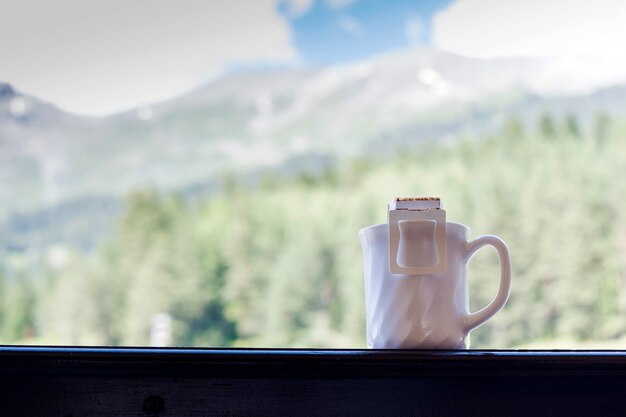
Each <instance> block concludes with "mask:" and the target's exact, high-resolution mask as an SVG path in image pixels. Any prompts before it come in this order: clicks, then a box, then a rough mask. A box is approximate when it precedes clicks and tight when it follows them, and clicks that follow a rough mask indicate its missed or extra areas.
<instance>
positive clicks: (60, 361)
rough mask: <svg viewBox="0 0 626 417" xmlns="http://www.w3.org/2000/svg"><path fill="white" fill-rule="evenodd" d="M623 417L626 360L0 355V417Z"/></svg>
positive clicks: (66, 352) (253, 352)
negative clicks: (419, 416) (298, 416)
mask: <svg viewBox="0 0 626 417" xmlns="http://www.w3.org/2000/svg"><path fill="white" fill-rule="evenodd" d="M19 415H24V416H27V415H28V416H59V417H70V416H71V417H79V416H147V415H152V416H213V415H215V416H230V415H233V416H239V415H241V416H249V415H260V416H276V415H285V416H294V415H319V416H327V415H355V416H357V415H358V416H365V415H373V416H374V415H375V416H381V415H394V416H402V415H424V416H435V415H439V416H481V417H482V416H518V415H519V416H521V415H524V416H526V415H537V416H555V415H567V416H572V415H598V416H611V415H616V416H617V415H620V416H623V415H626V352H622V351H479V350H468V351H389V350H388V351H375V350H315V349H312V350H310V349H307V350H300V349H179V348H174V349H149V348H77V347H14V346H4V347H0V416H19Z"/></svg>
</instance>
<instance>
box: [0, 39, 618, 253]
mask: <svg viewBox="0 0 626 417" xmlns="http://www.w3.org/2000/svg"><path fill="white" fill-rule="evenodd" d="M568 68H570V67H568V66H567V65H563V63H562V62H560V61H555V60H551V59H548V58H529V59H521V58H520V59H499V60H479V59H472V58H467V57H462V56H458V55H454V54H450V53H445V52H442V51H437V50H433V49H414V50H408V51H399V52H394V53H391V54H386V55H383V56H379V57H376V58H374V59H371V60H368V61H365V62H361V63H357V64H353V65H344V66H332V67H325V68H306V69H301V68H279V69H262V70H248V71H240V72H234V73H230V74H227V75H225V76H223V77H221V78H218V79H216V80H214V81H212V82H210V83H208V84H206V85H204V86H202V87H201V88H199V89H197V90H196V91H192V92H190V93H188V94H185V95H183V96H181V97H178V98H176V99H174V100H171V101H169V102H165V103H159V104H155V105H152V106H145V107H141V108H138V109H134V110H133V111H127V112H123V113H120V114H115V115H112V116H109V117H106V118H88V117H79V116H75V115H71V114H68V113H65V112H63V111H61V110H59V109H58V108H56V107H55V106H54V105H52V104H49V103H45V102H42V101H41V100H38V99H36V98H34V97H30V96H27V95H24V94H22V93H20V92H19V91H15V90H14V89H13V88H12V87H11V86H10V85H9V84H2V83H0V225H2V223H3V222H4V223H5V226H4V230H5V233H4V234H5V236H8V235H11V236H18V235H20V236H21V238H20V239H21V240H23V239H24V236H27V238H26V240H27V241H29V242H32V241H33V239H40V240H41V239H42V236H44V240H46V239H45V236H47V235H46V232H45V230H52V229H54V230H59V228H60V229H63V227H60V226H59V224H61V223H62V224H65V223H66V222H71V221H72V220H71V218H72V216H69V217H68V216H66V214H67V213H69V212H70V211H68V210H69V209H68V210H65V209H64V208H71V212H72V213H76V216H80V213H81V208H85V210H87V211H89V212H92V213H95V214H94V216H96V215H98V216H103V218H112V216H113V214H114V213H116V212H117V209H118V206H119V204H118V203H116V201H118V199H119V198H120V197H121V196H123V195H124V194H126V193H128V192H129V191H130V190H132V189H135V188H138V187H147V186H155V187H159V188H163V189H168V190H184V191H185V190H186V192H189V193H210V192H213V191H214V190H215V189H217V188H218V187H219V184H220V182H221V178H222V177H224V176H228V175H234V174H236V175H237V176H238V177H240V178H241V179H242V180H243V181H249V182H254V181H257V180H258V176H259V172H267V171H270V172H272V173H273V174H274V175H286V176H290V175H297V174H299V173H302V172H307V173H315V172H316V171H318V170H321V169H324V168H325V167H328V166H330V165H333V164H336V163H339V162H340V161H341V160H343V159H347V158H351V157H355V156H362V155H379V156H384V155H385V154H393V153H395V152H398V150H399V149H402V148H403V147H408V146H413V145H415V144H417V143H420V142H425V141H434V140H447V139H450V138H454V137H457V136H460V135H463V136H472V135H476V134H483V133H485V132H492V131H496V130H497V129H499V128H500V127H501V126H502V125H503V123H505V121H506V120H508V119H509V118H511V117H515V118H517V119H518V120H520V121H521V122H522V124H524V125H527V126H529V127H532V126H534V124H535V123H536V121H537V119H538V118H539V116H540V115H541V114H543V113H546V112H549V113H551V114H553V115H555V117H561V116H564V115H565V114H570V113H571V114H573V115H574V116H575V117H576V118H577V119H578V120H580V122H581V124H582V125H583V126H584V124H585V123H586V122H587V121H588V120H589V119H590V118H591V117H592V116H593V115H594V114H595V113H596V112H598V111H604V112H607V113H616V114H619V113H620V112H623V109H624V108H626V107H624V106H625V105H626V88H624V87H619V86H617V87H608V88H604V89H601V90H597V89H596V90H593V89H592V88H591V87H590V85H584V83H582V84H581V82H580V77H579V78H573V76H572V72H571V71H569V70H568ZM583 74H584V71H583ZM568 83H569V84H568ZM568 86H571V88H568ZM590 89H592V90H593V91H591V92H589V91H588V90H590ZM581 92H582V93H581ZM87 208H88V209H87ZM57 220H58V221H57ZM99 224H100V225H101V226H100V229H101V230H108V229H109V228H110V224H109V223H106V222H104V223H102V222H100V223H99ZM37 225H39V226H37ZM42 225H49V228H50V227H51V228H52V229H49V228H48V229H46V227H45V226H42ZM84 227H85V228H87V229H86V230H88V228H89V224H88V223H87V224H85V225H84ZM65 230H66V229H65ZM81 230H83V229H81ZM81 230H79V231H77V232H76V233H74V234H76V235H81V233H83V231H81ZM1 231H2V226H0V232H1ZM27 231H31V232H32V237H28V236H30V235H29V233H28V232H27ZM54 236H58V234H57V233H56V232H55V234H54ZM80 242H81V243H80V245H81V246H87V247H88V246H90V243H89V242H86V241H84V239H83V240H80ZM16 245H17V247H25V246H27V242H26V243H20V244H16Z"/></svg>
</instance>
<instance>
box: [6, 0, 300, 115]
mask: <svg viewBox="0 0 626 417" xmlns="http://www.w3.org/2000/svg"><path fill="white" fill-rule="evenodd" d="M0 8H1V9H2V11H3V13H2V15H3V18H2V25H0V51H1V52H0V80H2V81H6V82H9V83H12V84H14V85H15V86H16V88H18V89H22V90H24V91H26V92H28V93H31V94H34V95H36V96H39V97H42V98H44V99H47V100H50V101H52V102H54V103H57V104H58V105H60V106H61V107H63V108H65V109H68V110H70V111H74V112H78V113H86V114H106V113H110V112H113V111H118V110H120V109H123V108H130V107H134V106H138V105H141V104H144V103H149V102H152V101H156V100H162V99H165V98H169V97H171V96H173V95H176V94H180V93H181V92H183V91H185V90H186V89H189V88H193V87H194V86H196V85H197V84H198V83H200V82H202V81H203V80H206V79H207V78H208V77H210V76H211V75H214V74H216V73H217V72H219V71H220V69H222V68H223V65H224V64H227V63H229V62H240V61H289V60H293V59H295V57H296V52H295V51H294V49H293V47H292V46H291V43H290V33H289V27H288V24H287V22H285V20H284V19H283V18H282V17H281V16H280V15H279V13H278V12H277V10H276V0H254V1H247V0H229V1H216V0H178V1H173V0H132V1H126V0H94V1H83V0H56V1H43V2H42V1H38V0H0Z"/></svg>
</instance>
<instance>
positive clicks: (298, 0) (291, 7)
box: [285, 0, 315, 16]
mask: <svg viewBox="0 0 626 417" xmlns="http://www.w3.org/2000/svg"><path fill="white" fill-rule="evenodd" d="M314 2H315V0H287V1H286V2H285V4H286V5H287V12H288V13H289V14H290V15H291V16H301V15H303V14H305V13H306V12H308V11H309V10H310V9H311V7H312V6H313V3H314Z"/></svg>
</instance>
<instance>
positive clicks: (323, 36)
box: [278, 0, 451, 65]
mask: <svg viewBox="0 0 626 417" xmlns="http://www.w3.org/2000/svg"><path fill="white" fill-rule="evenodd" d="M449 3H451V0H421V1H407V0H360V1H346V0H343V1H339V0H335V1H332V0H317V1H314V2H313V4H311V5H308V6H304V7H301V9H300V10H297V9H295V7H294V6H292V3H290V2H286V1H284V2H282V3H280V4H279V6H278V7H279V11H280V12H281V14H282V15H283V16H284V17H285V18H286V19H287V21H288V22H289V25H290V27H291V31H292V42H293V45H294V47H295V48H296V50H297V52H298V54H299V57H300V59H301V60H302V62H303V63H305V64H311V65H324V64H331V63H345V62H351V61H356V60H360V59H363V58H367V57H369V56H371V55H374V54H378V53H382V52H385V51H389V50H392V49H398V48H403V47H407V46H412V45H424V44H429V43H430V38H431V30H432V27H431V23H432V18H433V16H434V15H435V14H436V13H437V12H439V11H441V10H442V9H444V8H445V7H446V6H447V5H448V4H449ZM294 9H295V10H294Z"/></svg>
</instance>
